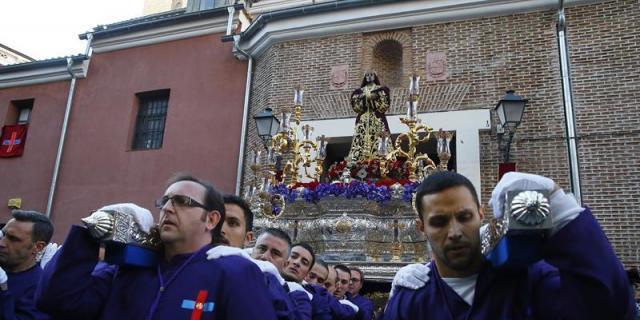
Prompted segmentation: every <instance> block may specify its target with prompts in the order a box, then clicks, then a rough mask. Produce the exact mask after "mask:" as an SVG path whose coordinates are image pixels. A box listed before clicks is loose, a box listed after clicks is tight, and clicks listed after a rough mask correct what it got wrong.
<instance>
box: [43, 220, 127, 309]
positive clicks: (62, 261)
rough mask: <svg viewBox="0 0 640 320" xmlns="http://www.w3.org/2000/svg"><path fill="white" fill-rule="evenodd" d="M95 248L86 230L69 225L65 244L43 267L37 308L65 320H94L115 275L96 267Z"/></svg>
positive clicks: (96, 253)
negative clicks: (69, 229) (69, 228)
mask: <svg viewBox="0 0 640 320" xmlns="http://www.w3.org/2000/svg"><path fill="white" fill-rule="evenodd" d="M98 249H99V244H98V242H97V241H95V240H94V239H93V238H92V237H91V235H90V234H89V232H88V231H87V230H86V229H84V228H82V227H79V226H72V227H71V231H70V232H69V235H68V236H67V239H66V240H65V242H64V245H63V246H62V247H61V248H60V249H59V250H58V252H56V254H55V255H54V256H53V258H52V259H51V261H49V263H47V265H46V266H45V269H44V272H43V275H42V278H41V280H40V283H39V285H38V289H37V290H36V302H37V305H38V308H40V309H41V310H43V311H45V312H47V313H49V314H51V315H52V316H54V317H61V318H64V319H97V318H98V317H99V315H100V312H101V310H102V307H103V305H104V303H105V301H106V300H107V297H108V296H109V292H110V290H111V282H112V280H113V275H114V273H115V269H114V267H112V266H107V265H103V266H99V267H96V265H97V264H98ZM92 273H93V274H92Z"/></svg>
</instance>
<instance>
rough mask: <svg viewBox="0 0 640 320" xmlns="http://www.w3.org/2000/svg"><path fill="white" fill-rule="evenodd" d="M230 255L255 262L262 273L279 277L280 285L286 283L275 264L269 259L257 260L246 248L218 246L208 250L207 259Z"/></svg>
mask: <svg viewBox="0 0 640 320" xmlns="http://www.w3.org/2000/svg"><path fill="white" fill-rule="evenodd" d="M228 256H238V257H243V258H245V259H247V260H249V261H251V262H253V263H254V264H255V265H256V266H258V268H260V271H262V273H270V274H272V275H273V276H275V277H276V278H277V279H278V282H279V283H280V285H284V282H285V281H284V279H283V278H282V276H281V275H280V272H279V271H278V268H276V266H274V265H273V264H272V263H271V262H269V261H262V260H256V259H253V258H251V256H249V253H247V250H245V249H240V248H235V247H229V246H216V247H215V248H211V249H209V250H208V251H207V260H214V259H218V258H221V257H228Z"/></svg>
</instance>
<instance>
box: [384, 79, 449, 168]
mask: <svg viewBox="0 0 640 320" xmlns="http://www.w3.org/2000/svg"><path fill="white" fill-rule="evenodd" d="M419 86H420V77H418V76H416V75H413V76H412V77H411V83H410V85H409V101H407V116H406V117H404V118H400V122H402V123H403V124H404V125H406V126H407V127H408V130H407V132H405V133H401V134H400V135H398V137H397V138H396V141H395V143H394V144H393V146H394V149H393V150H391V151H389V150H388V145H389V144H390V140H389V139H390V137H389V136H387V135H385V134H383V135H382V136H381V137H380V139H379V144H378V156H379V157H380V158H381V161H380V173H381V175H382V176H383V177H385V176H386V174H387V173H388V171H389V169H388V168H387V164H388V163H389V162H390V161H397V159H398V157H403V158H406V161H405V165H406V166H407V167H408V171H409V180H411V181H417V180H419V179H418V176H420V178H422V177H423V176H424V175H425V173H428V172H431V171H434V170H435V169H436V165H435V163H434V162H433V160H431V158H429V156H428V155H427V154H423V153H420V152H418V151H417V147H418V145H419V144H421V143H426V142H427V141H428V140H429V139H430V138H431V133H432V131H433V129H432V128H431V127H429V126H427V125H425V124H422V123H420V119H418V117H417V105H418V99H419V97H420V96H419ZM450 139H451V137H449V140H446V141H447V143H448V141H450ZM403 142H404V143H405V144H403ZM403 145H404V146H406V147H407V148H406V149H404V148H403ZM448 150H449V148H448V144H447V145H446V147H443V153H442V154H443V155H446V154H445V153H444V151H447V152H448ZM438 153H439V154H440V149H438ZM450 157H451V153H450V152H449V158H450ZM449 158H447V161H448V160H449ZM445 168H446V166H445Z"/></svg>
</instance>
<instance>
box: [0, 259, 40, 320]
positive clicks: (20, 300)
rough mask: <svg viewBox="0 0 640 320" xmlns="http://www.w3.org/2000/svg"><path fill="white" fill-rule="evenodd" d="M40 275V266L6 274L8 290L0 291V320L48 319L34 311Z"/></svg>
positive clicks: (36, 310)
mask: <svg viewBox="0 0 640 320" xmlns="http://www.w3.org/2000/svg"><path fill="white" fill-rule="evenodd" d="M41 274H42V269H40V264H36V265H35V266H34V267H32V268H31V269H29V270H26V271H23V272H20V273H9V272H8V273H7V275H8V277H9V280H8V282H7V285H8V286H9V290H7V291H0V320H20V319H38V320H40V319H49V317H48V316H47V315H46V314H44V313H42V312H40V311H39V310H38V309H36V304H35V301H34V293H35V290H36V286H37V285H38V280H39V279H40V275H41Z"/></svg>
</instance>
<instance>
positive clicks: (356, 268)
mask: <svg viewBox="0 0 640 320" xmlns="http://www.w3.org/2000/svg"><path fill="white" fill-rule="evenodd" d="M351 271H355V272H357V273H359V274H360V283H363V282H364V273H362V270H360V268H358V267H351Z"/></svg>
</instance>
